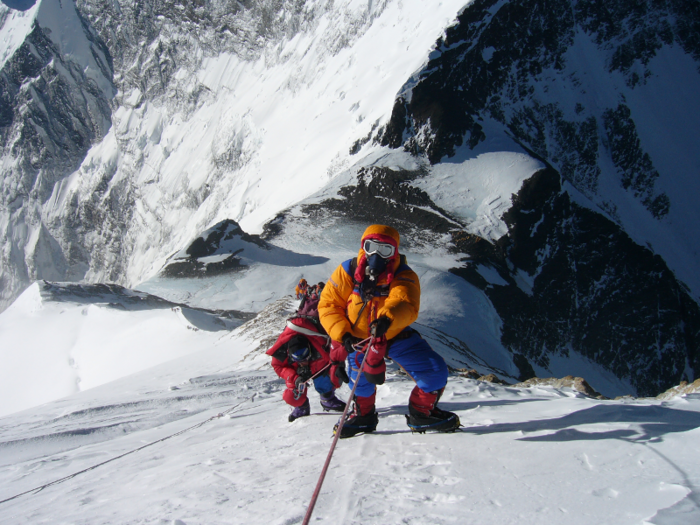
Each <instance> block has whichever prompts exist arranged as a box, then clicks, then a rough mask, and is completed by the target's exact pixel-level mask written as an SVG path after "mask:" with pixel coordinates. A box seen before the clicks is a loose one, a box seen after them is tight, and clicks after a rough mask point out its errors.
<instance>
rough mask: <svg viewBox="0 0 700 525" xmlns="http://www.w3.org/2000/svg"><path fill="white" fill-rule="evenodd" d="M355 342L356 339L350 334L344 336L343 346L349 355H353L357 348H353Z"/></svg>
mask: <svg viewBox="0 0 700 525" xmlns="http://www.w3.org/2000/svg"><path fill="white" fill-rule="evenodd" d="M355 342H356V339H355V338H354V337H353V336H352V335H351V334H350V332H346V333H345V334H343V346H344V347H345V351H346V352H347V353H348V354H352V353H353V352H354V351H355V347H354V346H353V345H354V344H355Z"/></svg>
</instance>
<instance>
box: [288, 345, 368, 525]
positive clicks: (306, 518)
mask: <svg viewBox="0 0 700 525" xmlns="http://www.w3.org/2000/svg"><path fill="white" fill-rule="evenodd" d="M371 342H372V338H371V337H370V338H368V339H365V340H364V341H361V342H360V343H358V345H361V344H363V343H366V344H365V346H364V347H363V348H362V350H360V352H364V351H365V350H366V349H367V347H368V346H369V344H370V343H371ZM364 368H365V360H364V359H363V360H362V366H361V367H360V370H359V371H358V373H357V378H355V384H354V385H353V387H352V391H351V392H350V397H349V398H348V402H347V403H346V404H345V410H343V415H342V416H340V421H339V422H338V429H337V430H336V431H335V436H334V437H333V443H331V449H330V450H329V451H328V456H327V457H326V463H325V464H324V465H323V470H322V471H321V476H320V477H319V478H318V483H316V489H315V490H314V494H313V496H311V502H310V503H309V508H308V509H306V516H304V521H303V522H302V525H309V520H310V519H311V514H312V513H313V511H314V507H315V506H316V500H317V499H318V495H319V494H320V493H321V486H322V485H323V480H324V479H326V472H328V466H329V465H330V464H331V458H332V457H333V451H334V450H335V445H336V444H337V443H338V438H339V437H340V432H341V431H342V430H343V425H344V424H345V417H346V416H347V414H348V408H349V407H350V403H351V402H352V399H353V397H354V396H355V389H356V388H357V384H358V383H359V382H360V377H362V371H363V370H364Z"/></svg>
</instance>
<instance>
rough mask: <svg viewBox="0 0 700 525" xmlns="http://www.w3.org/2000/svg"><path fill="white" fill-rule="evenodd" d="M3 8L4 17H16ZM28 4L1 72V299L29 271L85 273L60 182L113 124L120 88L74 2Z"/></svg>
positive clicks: (31, 274)
mask: <svg viewBox="0 0 700 525" xmlns="http://www.w3.org/2000/svg"><path fill="white" fill-rule="evenodd" d="M3 9H4V12H2V13H1V16H2V17H3V20H1V21H0V22H1V23H0V26H2V25H5V24H11V23H13V20H11V18H12V17H11V15H12V14H14V13H12V12H11V11H10V10H9V9H7V8H6V7H4V6H3ZM31 10H32V11H30V12H27V13H26V16H30V15H33V16H35V18H34V20H33V23H32V26H31V31H30V32H29V33H28V35H27V36H26V38H25V39H24V40H23V42H22V43H21V45H20V46H19V47H18V49H16V51H15V52H14V54H12V56H10V57H8V59H7V61H6V62H5V63H4V65H3V66H2V70H1V71H0V158H2V193H1V195H0V199H1V201H2V206H1V207H0V210H1V211H0V243H1V244H2V246H3V250H2V252H1V253H0V268H2V269H1V270H0V300H1V301H2V302H3V303H4V304H7V301H9V300H11V299H13V298H14V297H15V296H16V295H17V294H18V292H20V291H21V290H22V289H23V288H24V287H25V286H26V285H27V283H28V282H29V281H31V280H33V279H40V278H46V279H54V280H79V279H81V278H82V277H83V275H84V274H85V272H86V271H87V269H88V265H89V259H90V258H89V254H88V253H86V251H85V249H84V248H83V246H82V244H81V242H80V239H79V232H78V231H76V229H75V228H74V226H78V224H77V223H75V222H72V220H73V219H74V217H73V216H71V214H69V215H68V217H66V219H67V221H65V222H63V221H59V222H58V223H56V222H54V221H53V220H52V219H51V218H50V217H49V213H50V210H51V209H52V207H53V205H54V204H55V203H54V202H53V201H52V196H53V195H54V191H55V189H56V187H57V186H60V185H61V184H62V183H63V182H65V179H66V177H67V176H68V175H69V174H70V173H72V172H73V171H74V170H75V169H76V168H77V167H78V166H79V165H80V163H81V162H82V160H83V158H84V157H85V154H86V152H87V151H88V149H89V148H90V147H91V146H92V145H93V144H94V143H96V142H97V141H99V140H101V139H102V138H103V137H104V135H105V133H106V132H107V130H108V129H109V127H110V124H111V107H110V99H111V97H112V96H113V94H114V90H113V86H112V73H113V70H112V61H111V58H110V54H109V52H108V51H107V49H106V47H105V45H104V43H103V41H102V40H101V39H100V38H99V36H98V35H97V34H96V33H95V32H94V30H93V29H92V28H91V27H90V25H89V24H88V23H86V21H85V20H84V19H83V18H82V17H80V15H79V14H78V13H77V12H76V11H75V9H74V8H73V6H72V5H71V4H70V2H65V5H64V6H60V5H58V4H48V3H47V4H46V5H40V6H34V7H32V8H31ZM35 11H36V12H35ZM54 17H55V18H54Z"/></svg>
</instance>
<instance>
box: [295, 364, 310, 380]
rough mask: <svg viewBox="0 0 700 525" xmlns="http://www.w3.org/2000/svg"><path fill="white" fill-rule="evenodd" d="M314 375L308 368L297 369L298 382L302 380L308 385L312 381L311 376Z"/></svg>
mask: <svg viewBox="0 0 700 525" xmlns="http://www.w3.org/2000/svg"><path fill="white" fill-rule="evenodd" d="M312 375H313V374H312V373H311V369H310V368H309V367H308V366H298V367H297V376H299V377H297V381H299V379H301V381H302V382H303V383H306V382H307V381H308V380H309V379H311V376H312Z"/></svg>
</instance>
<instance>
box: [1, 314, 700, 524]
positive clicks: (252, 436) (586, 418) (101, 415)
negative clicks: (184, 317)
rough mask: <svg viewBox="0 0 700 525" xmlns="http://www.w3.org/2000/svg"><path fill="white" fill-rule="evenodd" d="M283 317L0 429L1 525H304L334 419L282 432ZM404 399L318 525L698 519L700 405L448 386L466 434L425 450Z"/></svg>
mask: <svg viewBox="0 0 700 525" xmlns="http://www.w3.org/2000/svg"><path fill="white" fill-rule="evenodd" d="M282 306H283V307H282V308H281V309H280V308H279V307H278V309H277V311H276V312H275V313H274V315H268V316H267V317H265V315H262V316H261V317H260V318H258V319H256V320H253V321H250V322H249V323H247V324H246V325H243V326H241V327H240V328H238V329H236V330H235V331H234V332H232V333H230V334H228V335H226V336H225V337H222V338H219V339H217V340H216V341H213V340H211V339H208V335H207V334H204V333H203V332H201V331H199V332H192V333H193V337H194V338H195V339H197V338H199V339H200V342H199V343H201V344H202V347H201V350H199V351H197V352H194V353H190V354H189V355H184V356H182V357H179V358H177V359H173V360H170V361H168V362H166V363H162V364H160V365H157V366H155V367H153V368H150V369H148V370H143V371H140V372H135V373H133V374H131V375H129V376H127V377H124V378H121V379H118V380H116V381H113V382H110V383H106V384H103V385H102V386H98V387H96V388H92V389H89V390H86V391H83V392H79V393H75V394H72V395H71V396H69V397H66V398H63V399H61V400H58V401H54V402H52V403H48V404H46V405H43V406H38V407H35V408H33V409H30V410H26V411H23V412H19V413H16V414H13V415H9V416H5V417H3V418H2V419H0V522H2V523H8V524H19V523H22V524H29V523H73V524H88V523H89V524H91V525H95V524H107V523H123V524H137V523H139V524H145V523H149V524H156V523H161V524H166V523H169V524H178V525H182V524H187V525H193V524H198V523H201V524H209V525H211V524H224V523H226V524H232V523H233V524H239V523H240V524H244V523H245V524H256V523H260V524H280V525H281V524H286V525H291V524H296V523H301V521H302V518H303V516H304V513H305V511H306V508H307V505H308V503H309V501H310V498H311V494H312V492H313V490H314V487H315V485H316V482H317V479H318V476H319V474H320V471H321V467H322V465H323V463H324V461H325V458H326V455H327V452H328V450H329V447H330V443H331V439H330V438H331V429H332V426H333V424H334V423H335V421H336V419H337V415H331V414H324V413H322V412H320V406H319V404H318V396H317V394H315V392H312V393H311V401H312V409H313V412H314V414H313V415H312V416H311V417H308V418H303V419H300V420H297V421H295V422H294V423H291V424H290V423H288V422H287V414H288V412H289V409H288V407H287V406H286V405H285V404H284V403H283V401H282V400H281V390H282V389H283V387H284V385H283V383H282V381H280V380H279V379H277V378H276V376H275V375H274V373H273V372H272V371H271V370H270V368H269V364H268V358H267V356H265V355H263V353H262V349H261V348H260V347H259V345H258V341H259V340H260V339H261V338H263V337H265V336H266V335H269V334H270V333H274V332H275V331H276V330H277V329H278V328H279V327H278V326H277V325H276V324H275V323H276V322H278V321H279V319H283V318H284V315H285V314H288V313H289V312H290V311H291V309H292V308H293V306H294V303H293V302H292V301H289V302H288V303H286V306H284V304H283V305H282ZM3 315H5V314H3ZM275 316H276V317H275ZM135 330H137V331H139V332H140V335H141V337H144V338H145V337H148V336H149V335H152V329H151V328H150V327H148V326H147V325H145V324H144V325H140V326H138V327H135ZM116 333H117V332H116V331H115V332H108V334H109V335H116ZM190 343H191V341H185V340H180V341H178V340H171V341H170V342H169V346H171V347H172V349H173V352H181V351H182V350H183V347H185V346H188V345H189V344H190ZM125 360H130V358H129V356H128V355H127V356H125ZM132 363H133V361H132ZM411 388H412V382H411V381H410V380H409V379H408V378H406V377H405V376H402V375H398V374H396V372H395V371H394V370H390V372H389V376H388V380H387V383H386V384H385V385H382V386H380V387H379V390H378V397H377V406H378V410H379V413H380V424H379V427H378V430H377V432H376V433H375V434H374V435H366V436H358V437H356V438H354V439H350V440H343V441H340V442H339V443H338V446H337V448H336V451H335V454H334V456H333V459H332V462H331V467H330V469H329V472H328V476H327V477H326V480H325V483H324V485H323V489H322V490H321V493H320V497H319V500H318V503H317V505H316V508H315V511H314V516H313V519H312V522H321V523H325V522H329V523H330V522H334V523H344V524H390V525H391V524H427V523H430V524H449V523H469V524H471V523H473V524H480V523H499V524H501V523H504V524H506V523H513V524H515V523H518V524H520V523H537V522H544V523H568V524H573V525H575V524H591V523H596V524H606V523H609V524H615V525H620V524H649V523H654V524H657V525H661V524H671V523H695V522H698V521H699V520H700V496H699V493H698V490H699V488H700V481H699V480H698V478H697V475H696V473H697V472H700V454H699V452H700V451H699V450H698V442H699V440H698V438H699V437H700V395H698V394H688V395H684V396H680V397H675V398H672V399H670V400H667V401H658V400H633V399H622V400H617V401H601V400H594V399H590V398H586V397H585V396H583V395H582V394H579V393H577V392H574V391H571V390H568V389H562V390H556V389H553V388H549V387H534V388H514V387H504V386H496V385H493V384H490V383H484V382H478V381H474V380H467V379H464V378H459V377H456V376H453V377H451V378H450V381H449V383H448V387H447V391H446V393H445V396H444V398H443V401H442V402H441V406H443V407H444V408H446V409H449V410H453V411H455V412H457V413H458V414H459V416H460V418H461V420H462V423H463V425H464V428H463V429H462V431H461V432H460V433H456V434H451V435H431V434H424V435H419V434H411V433H410V432H409V430H408V428H407V427H406V426H405V422H404V416H403V414H404V413H405V403H406V400H407V398H408V394H409V392H410V389H411ZM340 394H341V397H347V394H348V392H347V388H346V387H344V388H343V389H342V391H341V393H340ZM217 415H221V416H220V417H217ZM93 467H94V468H93ZM88 469H89V470H88ZM74 474H77V475H75V476H74ZM55 481H59V482H58V483H55V484H52V483H53V482H55ZM47 484H51V485H50V486H46V487H45V488H43V490H40V491H33V489H36V488H39V487H42V486H44V485H47ZM20 494H21V495H20ZM15 496H16V497H15Z"/></svg>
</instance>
